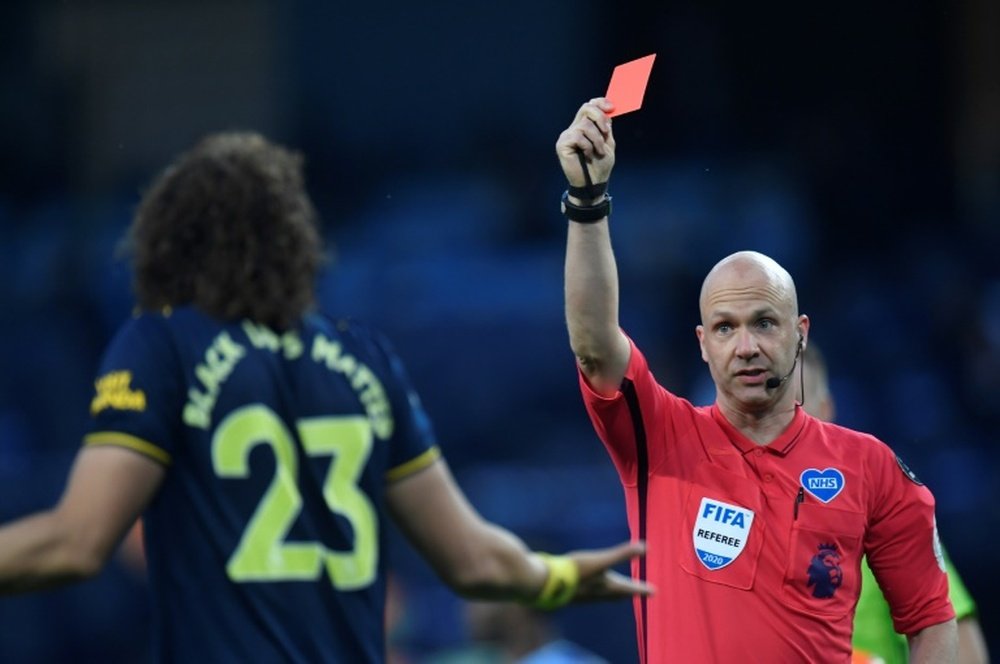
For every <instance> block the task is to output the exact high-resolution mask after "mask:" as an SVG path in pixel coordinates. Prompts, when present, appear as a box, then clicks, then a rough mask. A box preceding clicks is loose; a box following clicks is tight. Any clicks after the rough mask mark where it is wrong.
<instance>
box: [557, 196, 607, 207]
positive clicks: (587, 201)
mask: <svg viewBox="0 0 1000 664" xmlns="http://www.w3.org/2000/svg"><path fill="white" fill-rule="evenodd" d="M607 197H608V196H607V194H601V195H600V196H598V197H597V198H577V197H576V196H574V195H573V194H570V193H567V195H566V200H568V201H569V202H570V203H572V204H573V205H576V206H577V207H594V206H595V205H600V204H601V203H603V202H604V200H605V199H606V198H607Z"/></svg>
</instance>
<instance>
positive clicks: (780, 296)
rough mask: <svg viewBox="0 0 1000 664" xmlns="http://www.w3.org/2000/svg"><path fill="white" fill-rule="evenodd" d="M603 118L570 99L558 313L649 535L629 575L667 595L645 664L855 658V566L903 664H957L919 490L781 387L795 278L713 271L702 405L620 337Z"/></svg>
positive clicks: (751, 268) (642, 607) (702, 338)
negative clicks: (707, 399)
mask: <svg viewBox="0 0 1000 664" xmlns="http://www.w3.org/2000/svg"><path fill="white" fill-rule="evenodd" d="M613 108H614V106H613V105H612V104H611V103H610V102H609V101H608V100H607V99H604V98H596V99H592V100H591V101H589V102H587V103H585V104H583V105H582V106H581V107H580V109H579V110H578V111H577V113H576V116H575V117H574V119H573V120H572V122H571V123H570V125H569V127H568V128H567V129H566V130H565V131H563V132H562V134H560V136H559V138H558V140H557V141H556V155H557V157H558V159H559V163H560V166H561V168H562V171H563V174H564V176H565V177H566V179H567V181H568V184H569V188H568V189H567V191H566V192H565V193H564V194H563V196H562V210H563V214H564V215H565V217H566V218H567V221H568V231H567V242H566V261H565V309H566V320H567V326H568V329H569V341H570V347H571V348H572V351H573V353H574V355H575V356H576V365H577V374H578V383H579V388H580V390H581V392H582V395H583V399H584V404H585V406H586V408H587V412H588V414H589V416H590V419H591V421H592V423H593V425H594V428H595V430H596V432H597V434H598V436H599V437H600V439H601V441H602V442H603V443H604V445H605V447H606V448H607V451H608V453H609V455H610V456H611V459H612V462H613V463H614V465H615V468H616V470H617V471H618V474H619V478H620V480H621V483H622V486H623V489H624V491H625V498H626V510H627V516H628V522H629V528H630V530H631V532H632V534H633V537H635V538H637V539H641V540H643V541H647V542H648V551H647V556H646V557H645V558H643V559H641V560H638V561H635V562H633V566H632V571H633V575H634V576H635V577H637V578H639V579H642V580H646V579H649V580H650V581H652V582H653V583H654V584H655V585H656V586H658V587H660V588H663V589H664V590H665V591H668V592H661V593H658V594H657V595H655V596H652V597H642V598H637V599H636V600H635V601H634V609H635V617H636V626H637V637H638V645H639V655H640V660H641V661H642V662H643V664H653V663H657V664H658V663H661V662H680V661H683V662H736V661H745V660H746V659H748V658H749V659H752V660H754V661H761V662H791V661H796V662H799V661H806V662H847V661H850V659H851V654H852V648H851V630H852V621H851V616H852V610H853V608H854V605H855V603H856V602H857V598H858V593H859V591H860V583H861V579H860V574H861V572H860V562H861V557H862V555H864V554H867V555H868V556H869V561H870V562H871V565H872V568H873V569H874V570H875V571H876V572H877V573H878V575H879V578H881V579H883V581H885V582H886V583H885V587H886V588H887V589H889V599H890V605H891V606H892V609H893V614H894V615H895V616H896V624H897V626H898V627H899V628H900V629H901V630H902V631H904V632H906V633H907V634H908V635H909V636H910V642H909V643H910V654H911V658H912V661H914V662H918V663H920V664H932V663H933V664H941V663H944V662H954V661H955V658H956V641H957V638H956V628H955V612H954V610H953V609H952V606H951V602H950V601H949V600H948V583H947V577H946V576H945V573H944V562H943V560H942V559H941V557H940V555H939V547H938V546H937V531H936V527H935V522H934V498H933V496H932V495H931V493H930V491H929V490H928V489H927V487H925V486H922V485H921V484H919V483H918V482H916V481H914V480H913V478H912V477H910V476H909V475H908V474H907V473H906V472H905V469H903V468H901V466H899V465H898V464H897V462H896V457H895V455H894V454H893V453H892V451H891V450H890V449H889V447H888V446H886V445H885V444H884V443H882V442H881V441H878V440H876V439H874V438H873V437H871V436H869V435H866V434H862V433H860V432H855V431H850V430H848V429H845V428H843V427H838V426H836V425H832V424H828V423H825V422H822V421H820V420H818V419H816V418H814V417H810V416H809V415H807V414H806V413H805V412H804V411H803V410H802V409H801V408H800V407H799V406H798V404H797V402H796V392H795V390H793V389H792V388H791V383H790V382H789V380H788V379H789V377H791V376H792V374H793V373H794V370H795V366H796V363H797V361H798V358H799V357H800V356H801V354H802V353H803V352H804V351H805V350H806V348H807V346H808V341H809V330H810V320H809V317H808V316H806V315H805V314H802V313H800V311H799V307H798V297H797V295H796V290H795V284H794V281H793V280H792V277H791V275H789V274H788V272H787V271H786V270H785V269H784V268H782V267H781V266H780V265H779V264H778V263H777V262H775V261H774V260H773V259H771V258H769V257H767V256H764V255H762V254H760V253H757V252H753V251H741V252H737V253H735V254H731V255H729V256H726V257H724V258H722V259H721V260H720V261H719V262H718V263H716V265H715V266H714V267H713V268H712V269H711V270H709V272H708V274H707V276H706V277H705V280H704V282H703V284H702V290H701V296H700V298H699V309H700V313H701V324H700V325H697V326H696V327H695V330H694V331H695V335H696V338H697V340H698V345H699V350H700V352H701V357H702V359H703V360H704V361H705V362H706V363H707V365H708V368H709V372H710V374H711V376H712V380H713V382H714V383H715V387H716V399H715V403H714V404H713V405H712V406H708V407H702V408H697V407H695V406H693V405H692V404H691V403H690V402H688V401H687V400H685V399H682V398H680V397H678V396H677V395H675V394H673V393H671V392H669V391H668V390H667V389H666V388H664V387H663V386H662V385H661V384H660V383H658V382H657V380H656V378H655V377H654V376H653V374H652V372H651V371H650V369H649V366H648V364H647V362H646V360H645V357H644V356H643V354H642V352H641V351H640V350H639V347H638V345H637V344H636V343H635V342H634V341H633V340H632V339H631V338H630V337H628V336H627V335H626V334H625V332H624V331H623V330H622V328H621V327H620V325H619V321H618V298H619V292H618V273H617V266H616V263H615V256H614V252H613V251H612V247H611V236H610V221H609V215H610V214H611V199H610V198H609V196H608V180H609V178H610V176H611V171H612V169H613V167H614V164H615V147H616V146H615V139H614V135H613V132H612V126H611V120H610V118H609V117H608V115H607V114H608V113H609V112H610V111H612V110H613ZM648 195H649V196H651V197H655V196H656V195H657V192H655V191H650V192H648ZM624 221H625V223H627V220H624ZM672 313H673V314H674V316H675V317H676V318H682V317H683V316H684V314H681V313H679V312H672Z"/></svg>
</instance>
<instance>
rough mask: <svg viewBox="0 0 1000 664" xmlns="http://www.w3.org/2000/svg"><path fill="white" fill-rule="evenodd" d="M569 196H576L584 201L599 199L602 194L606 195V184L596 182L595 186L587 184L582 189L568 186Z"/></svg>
mask: <svg viewBox="0 0 1000 664" xmlns="http://www.w3.org/2000/svg"><path fill="white" fill-rule="evenodd" d="M568 191H569V195H570V196H576V197H577V198H582V199H583V200H586V201H592V200H594V199H595V198H600V197H601V196H603V195H604V194H606V193H608V183H607V182H598V183H597V184H594V183H589V184H587V185H585V186H583V187H575V186H573V185H569V190H568Z"/></svg>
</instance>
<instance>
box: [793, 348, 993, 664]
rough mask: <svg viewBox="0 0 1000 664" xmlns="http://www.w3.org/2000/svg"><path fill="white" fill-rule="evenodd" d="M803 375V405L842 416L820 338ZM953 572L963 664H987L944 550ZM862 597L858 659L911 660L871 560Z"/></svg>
mask: <svg viewBox="0 0 1000 664" xmlns="http://www.w3.org/2000/svg"><path fill="white" fill-rule="evenodd" d="M798 371H799V372H800V373H801V374H802V375H801V376H800V377H799V378H800V384H801V385H802V386H803V400H802V407H803V409H805V411H806V412H807V413H809V414H810V415H812V416H813V417H818V418H819V419H821V420H823V421H825V422H833V421H834V417H835V416H836V414H837V409H836V404H835V403H834V400H833V394H832V393H831V391H830V379H829V374H828V372H827V365H826V360H825V358H824V356H823V353H822V351H821V350H820V349H819V347H818V346H817V345H816V342H815V341H812V340H810V342H809V350H808V351H807V352H805V353H803V354H802V362H801V364H800V368H799V370H798ZM942 553H943V554H944V557H945V564H946V567H947V572H948V595H949V597H950V598H951V603H952V605H953V606H954V607H955V619H956V620H957V621H958V661H959V664H987V663H988V662H989V655H988V653H987V649H986V639H985V638H984V637H983V632H982V628H981V627H980V625H979V620H978V619H977V617H976V603H975V601H974V600H973V599H972V596H971V595H970V594H969V591H968V590H967V589H966V587H965V584H964V583H962V578H961V577H960V576H959V575H958V571H957V570H956V569H955V566H954V565H953V564H952V562H951V560H950V559H949V558H948V553H947V551H944V549H943V548H942ZM861 573H862V581H861V597H860V598H859V599H858V606H857V608H856V609H855V613H854V650H855V652H856V653H857V655H858V658H859V660H860V658H862V657H865V656H868V657H877V658H879V659H880V660H881V661H883V662H885V664H905V663H906V661H907V647H906V637H905V636H903V635H902V634H899V633H897V632H896V630H895V629H894V628H893V624H892V615H891V614H890V613H889V605H888V603H887V602H886V601H885V597H884V596H883V595H882V591H881V590H880V589H879V587H878V583H877V582H876V581H875V576H874V574H872V571H871V568H870V567H869V566H868V560H867V559H863V560H862V562H861Z"/></svg>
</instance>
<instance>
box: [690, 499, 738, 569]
mask: <svg viewBox="0 0 1000 664" xmlns="http://www.w3.org/2000/svg"><path fill="white" fill-rule="evenodd" d="M751 525H753V511H752V510H748V509H746V508H745V507H738V506H736V505H730V504H729V503H724V502H722V501H721V500H715V499H713V498H708V497H705V498H702V499H701V505H700V506H699V507H698V518H697V519H695V522H694V530H693V531H692V532H691V537H692V539H693V540H694V550H695V553H697V554H698V560H700V561H701V564H702V565H704V566H705V567H707V568H708V569H710V570H716V569H721V568H723V567H725V566H726V565H728V564H729V563H731V562H733V561H734V560H736V558H737V557H739V555H740V554H741V553H743V549H745V548H746V544H747V538H748V537H749V536H750V526H751Z"/></svg>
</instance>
